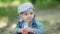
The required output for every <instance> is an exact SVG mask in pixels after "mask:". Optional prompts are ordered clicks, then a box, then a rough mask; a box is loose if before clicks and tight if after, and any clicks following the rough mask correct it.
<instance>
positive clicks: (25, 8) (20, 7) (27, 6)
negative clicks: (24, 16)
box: [18, 3, 34, 13]
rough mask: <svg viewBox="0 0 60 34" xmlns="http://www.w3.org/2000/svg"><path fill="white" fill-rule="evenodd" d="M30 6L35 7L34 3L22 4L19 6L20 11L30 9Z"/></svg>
mask: <svg viewBox="0 0 60 34" xmlns="http://www.w3.org/2000/svg"><path fill="white" fill-rule="evenodd" d="M30 8H31V9H34V6H33V4H32V3H23V4H22V5H20V6H19V7H18V13H21V12H25V11H26V10H29V9H30Z"/></svg>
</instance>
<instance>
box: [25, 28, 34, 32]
mask: <svg viewBox="0 0 60 34" xmlns="http://www.w3.org/2000/svg"><path fill="white" fill-rule="evenodd" d="M24 31H27V32H34V30H33V29H32V28H25V29H24Z"/></svg>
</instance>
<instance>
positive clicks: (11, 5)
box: [0, 0, 60, 34]
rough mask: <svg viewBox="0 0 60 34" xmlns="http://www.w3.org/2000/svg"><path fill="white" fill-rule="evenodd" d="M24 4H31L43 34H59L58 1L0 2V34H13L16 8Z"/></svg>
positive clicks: (19, 0) (25, 0) (59, 0)
mask: <svg viewBox="0 0 60 34" xmlns="http://www.w3.org/2000/svg"><path fill="white" fill-rule="evenodd" d="M25 2H31V3H33V5H34V7H35V10H34V11H35V14H36V16H37V17H36V19H37V20H38V21H40V22H41V23H42V27H43V33H44V34H60V0H0V34H13V29H14V27H15V26H16V23H17V21H18V13H17V8H18V6H19V5H20V4H22V3H25Z"/></svg>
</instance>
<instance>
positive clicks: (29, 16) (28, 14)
mask: <svg viewBox="0 0 60 34" xmlns="http://www.w3.org/2000/svg"><path fill="white" fill-rule="evenodd" d="M20 16H21V18H22V19H23V20H24V21H26V22H30V21H32V19H33V17H34V12H33V10H32V9H30V10H28V11H25V12H23V13H21V14H20Z"/></svg>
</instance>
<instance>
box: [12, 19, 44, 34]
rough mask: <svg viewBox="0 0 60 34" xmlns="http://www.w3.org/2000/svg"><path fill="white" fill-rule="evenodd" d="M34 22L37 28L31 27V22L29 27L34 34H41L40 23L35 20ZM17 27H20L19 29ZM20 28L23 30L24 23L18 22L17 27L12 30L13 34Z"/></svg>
mask: <svg viewBox="0 0 60 34" xmlns="http://www.w3.org/2000/svg"><path fill="white" fill-rule="evenodd" d="M35 22H36V24H37V26H36V25H35V26H33V25H32V22H31V23H29V27H30V28H32V29H33V30H34V34H43V31H42V24H41V22H38V21H36V20H35ZM19 25H21V27H20V26H19ZM32 26H33V27H32ZM20 28H24V22H23V23H19V22H18V24H17V26H16V27H15V28H14V30H13V32H14V34H17V30H18V29H20Z"/></svg>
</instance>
